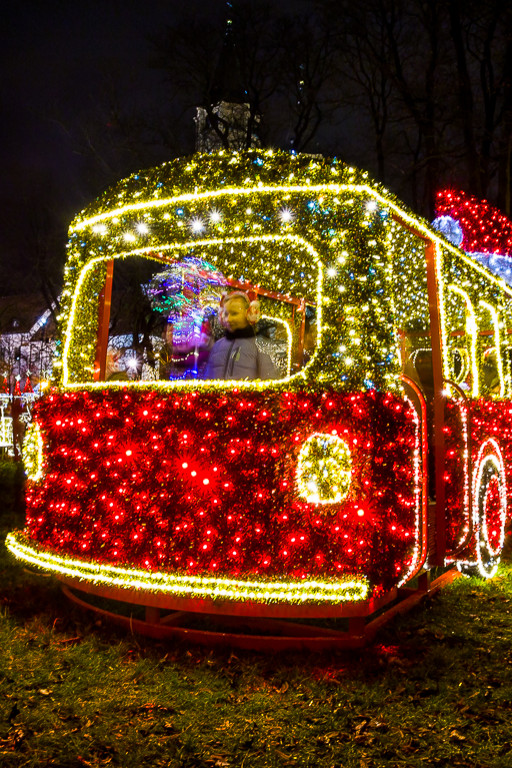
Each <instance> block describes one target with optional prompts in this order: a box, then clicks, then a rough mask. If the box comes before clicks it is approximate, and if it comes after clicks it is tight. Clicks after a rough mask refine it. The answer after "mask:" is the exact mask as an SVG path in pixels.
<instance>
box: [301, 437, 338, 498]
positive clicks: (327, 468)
mask: <svg viewBox="0 0 512 768" xmlns="http://www.w3.org/2000/svg"><path fill="white" fill-rule="evenodd" d="M351 480H352V457H351V453H350V448H349V447H348V445H347V443H346V442H345V441H344V440H342V439H341V438H340V437H338V436H337V435H328V434H321V433H316V434H314V435H311V436H310V437H308V439H307V440H306V442H305V443H304V445H303V446H302V448H301V449H300V453H299V460H298V463H297V487H298V491H299V496H300V497H301V498H303V499H305V500H306V501H309V502H311V503H313V504H337V503H338V502H340V501H342V499H344V498H345V496H346V495H347V493H348V491H349V489H350V484H351Z"/></svg>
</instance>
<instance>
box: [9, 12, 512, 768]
mask: <svg viewBox="0 0 512 768" xmlns="http://www.w3.org/2000/svg"><path fill="white" fill-rule="evenodd" d="M228 21H230V22H231V24H228ZM0 30H1V37H0V61H1V70H0V71H1V77H0V115H1V119H0V153H1V159H0V163H1V165H0V168H1V172H0V296H2V295H4V296H5V295H8V296H11V297H12V296H16V295H21V294H32V293H40V294H42V295H43V296H44V297H45V300H46V301H47V303H48V305H50V306H51V304H52V301H55V300H57V301H58V295H59V292H60V290H61V284H62V272H63V267H64V260H65V245H66V238H67V228H68V225H69V222H70V221H71V219H72V218H73V217H74V215H75V214H76V213H77V212H78V211H79V210H81V209H82V208H83V207H84V206H85V205H87V204H88V203H89V202H90V201H92V200H93V199H94V198H95V197H96V196H97V195H98V194H100V193H101V191H102V190H103V189H105V188H106V187H107V186H108V185H109V184H111V183H114V182H116V181H117V180H119V179H121V178H123V177H125V176H127V175H129V174H130V173H132V172H133V171H136V170H138V169H141V168H144V167H148V166H152V165H156V164H159V163H162V162H165V161H167V160H170V159H172V158H174V157H178V156H182V155H187V154H190V153H192V152H193V151H194V149H195V124H194V116H195V110H196V107H198V106H203V107H204V108H205V109H209V108H211V106H212V105H214V104H215V103H216V100H218V99H219V98H223V97H225V98H233V99H239V98H241V95H242V96H243V97H244V98H245V99H246V101H247V103H249V105H250V109H251V118H252V121H253V124H254V125H255V126H256V125H257V131H256V132H257V134H258V136H259V139H260V141H261V144H262V146H265V147H266V146H269V147H277V148H282V149H289V150H292V149H293V150H295V151H298V152H309V153H313V154H314V153H322V154H324V155H327V156H336V157H338V158H339V159H341V160H344V161H346V162H347V163H349V164H352V165H355V166H357V167H360V168H363V169H366V170H368V172H369V173H370V175H371V176H373V177H374V178H375V179H377V180H378V181H380V182H382V183H383V184H385V185H386V186H387V187H388V189H390V190H391V191H392V192H393V193H395V194H396V195H397V196H398V197H400V198H401V199H402V200H404V201H405V202H406V203H407V204H408V205H409V206H410V207H411V208H412V209H414V211H416V212H417V213H420V214H422V215H424V216H425V217H426V218H428V219H432V218H433V215H434V200H435V192H436V190H438V189H440V188H443V187H445V186H447V185H450V186H453V187H457V188H461V189H463V190H464V191H466V192H468V193H470V194H474V195H477V196H478V197H481V198H486V199H488V200H489V201H490V202H491V203H492V204H494V205H496V206H497V207H499V208H500V209H501V210H502V211H503V212H504V213H506V214H507V215H509V216H510V214H511V154H512V4H511V3H510V2H499V1H498V0H478V1H477V2H475V1H474V0H438V1H436V0H433V1H432V2H428V1H425V0H423V1H422V0H360V2H357V0H324V1H322V2H321V1H320V0H318V1H317V2H315V1H314V0H279V2H263V0H254V1H253V2H249V1H248V0H246V1H244V0H233V2H232V3H226V2H225V1H224V0H187V2H185V0H166V1H165V0H144V1H143V0H90V1H89V2H87V1H86V0H24V1H23V2H10V3H8V4H4V6H3V7H2V10H1V13H0ZM16 300H17V298H16ZM22 474H23V473H22V467H21V464H20V463H18V462H14V461H9V462H0V585H1V587H0V765H1V766H2V768H3V766H5V767H6V768H8V767H9V768H10V767H11V766H12V767H13V768H14V767H16V768H47V767H49V766H53V767H54V768H55V767H56V768H83V766H89V767H92V768H100V766H120V767H121V768H132V767H133V768H141V766H147V767H148V768H155V767H156V766H162V768H169V767H171V768H174V767H176V768H230V766H233V768H274V767H276V768H277V767H279V768H281V766H282V767H283V768H287V767H288V766H303V767H304V768H340V767H341V766H343V768H384V766H388V767H389V768H421V767H422V766H428V767H429V768H431V766H434V767H435V768H505V766H509V765H512V718H511V712H512V684H511V679H512V678H511V665H512V654H511V650H510V649H511V646H512V623H511V616H510V614H511V611H512V565H511V558H510V552H511V546H512V544H511V542H512V537H511V536H510V535H507V543H506V546H505V552H504V557H503V561H504V562H503V563H502V564H501V565H500V569H499V571H498V575H497V576H496V577H495V578H493V579H490V580H488V581H485V582H484V581H483V580H481V579H478V578H476V577H471V578H458V579H457V580H456V581H455V582H454V583H453V584H452V585H451V586H450V587H446V588H445V589H443V590H441V592H440V593H438V594H437V595H436V596H435V597H432V598H431V599H427V600H425V601H424V602H423V603H422V604H421V605H419V606H418V607H417V608H416V609H415V610H413V611H411V612H410V613H408V614H407V615H405V616H402V617H398V618H396V619H395V620H393V621H392V622H390V623H389V624H388V625H387V626H386V627H385V628H384V630H383V631H381V632H380V633H379V635H378V636H377V638H376V641H375V643H373V644H372V645H371V646H370V647H368V648H363V649H361V650H359V651H356V652H352V653H348V652H345V653H342V652H334V651H333V652H330V653H329V654H323V655H322V654H313V653H308V652H302V653H300V652H298V653H286V654H281V655H279V654H267V655H264V654H259V655H258V654H255V653H252V652H248V651H243V650H237V649H235V650H232V649H230V648H228V647H225V648H217V649H215V650H213V649H208V648H201V647H194V646H192V645H190V644H189V643H183V644H180V643H179V642H171V641H169V642H165V643H164V642H159V641H152V640H150V639H149V638H143V637H140V636H137V635H134V634H131V633H129V632H125V631H124V630H123V631H121V630H117V629H116V628H115V627H114V626H112V625H111V624H110V623H109V622H108V621H106V620H104V619H101V618H98V617H97V616H96V615H91V614H90V613H88V612H86V611H84V610H81V609H79V608H78V607H76V606H74V605H72V604H71V603H70V602H68V601H66V600H64V599H63V597H62V593H61V591H60V589H59V586H58V585H57V584H56V583H55V581H54V580H52V579H50V578H48V577H47V576H45V575H41V574H38V573H35V572H32V571H31V570H30V569H28V568H25V567H23V566H22V565H21V564H20V563H18V562H15V561H14V559H13V558H12V557H11V555H10V554H9V553H8V552H7V549H6V547H5V546H4V544H3V542H4V540H5V536H6V534H7V533H8V532H9V531H12V530H13V529H16V528H21V527H23V525H24V511H23V477H22Z"/></svg>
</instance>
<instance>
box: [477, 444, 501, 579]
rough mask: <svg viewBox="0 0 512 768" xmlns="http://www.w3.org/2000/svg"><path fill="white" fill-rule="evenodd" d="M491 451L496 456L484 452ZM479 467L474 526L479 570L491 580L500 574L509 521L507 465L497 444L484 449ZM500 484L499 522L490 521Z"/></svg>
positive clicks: (481, 452)
mask: <svg viewBox="0 0 512 768" xmlns="http://www.w3.org/2000/svg"><path fill="white" fill-rule="evenodd" d="M488 447H492V448H493V449H494V452H493V453H488V454H487V455H485V456H484V452H485V450H486V449H487V448H488ZM482 457H483V458H482ZM477 467H478V469H477V473H476V477H475V485H474V493H473V498H474V503H475V511H474V522H475V525H476V528H477V531H478V534H477V560H478V570H479V572H480V574H481V575H482V576H484V577H485V578H491V577H492V576H494V574H495V573H496V570H497V567H498V564H499V561H500V558H499V553H500V552H501V550H502V548H503V544H504V539H505V519H506V516H507V484H506V480H505V465H504V463H503V458H502V456H501V452H500V450H499V446H498V444H497V443H496V441H495V440H492V439H490V440H487V441H486V442H485V443H484V444H483V445H482V447H481V448H480V454H479V460H478V463H477ZM496 484H497V486H498V494H499V511H498V520H497V521H496V520H491V519H490V512H491V501H492V495H493V493H494V489H495V487H496ZM496 527H497V531H494V532H492V533H491V529H492V528H496ZM496 534H497V535H496Z"/></svg>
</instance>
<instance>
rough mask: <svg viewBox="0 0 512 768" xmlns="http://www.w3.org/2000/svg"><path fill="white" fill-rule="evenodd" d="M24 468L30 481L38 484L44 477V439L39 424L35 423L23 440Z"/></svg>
mask: <svg viewBox="0 0 512 768" xmlns="http://www.w3.org/2000/svg"><path fill="white" fill-rule="evenodd" d="M22 457H23V466H24V468H25V473H26V475H27V477H28V479H29V480H32V481H33V482H37V481H38V480H40V479H41V478H42V476H43V437H42V435H41V430H40V429H39V424H37V422H33V423H32V424H31V425H30V426H29V428H28V429H27V432H26V434H25V439H24V440H23V449H22Z"/></svg>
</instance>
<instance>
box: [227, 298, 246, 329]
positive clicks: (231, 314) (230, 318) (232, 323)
mask: <svg viewBox="0 0 512 768" xmlns="http://www.w3.org/2000/svg"><path fill="white" fill-rule="evenodd" d="M226 323H227V326H228V328H229V330H230V331H238V330H240V329H241V328H247V326H248V325H249V321H248V320H247V306H246V303H245V301H244V300H243V299H238V298H235V299H230V301H228V302H227V303H226Z"/></svg>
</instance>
